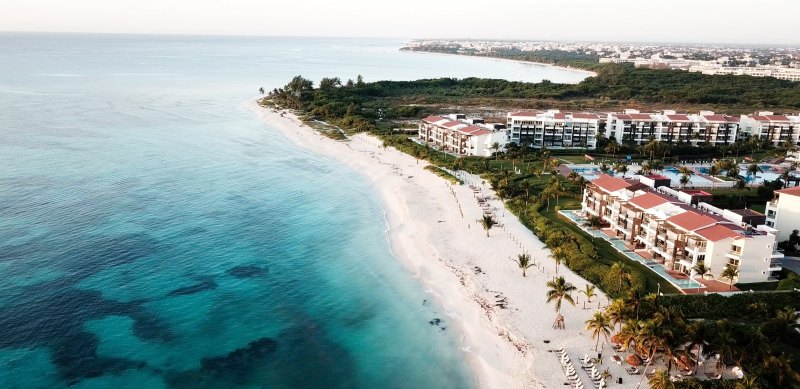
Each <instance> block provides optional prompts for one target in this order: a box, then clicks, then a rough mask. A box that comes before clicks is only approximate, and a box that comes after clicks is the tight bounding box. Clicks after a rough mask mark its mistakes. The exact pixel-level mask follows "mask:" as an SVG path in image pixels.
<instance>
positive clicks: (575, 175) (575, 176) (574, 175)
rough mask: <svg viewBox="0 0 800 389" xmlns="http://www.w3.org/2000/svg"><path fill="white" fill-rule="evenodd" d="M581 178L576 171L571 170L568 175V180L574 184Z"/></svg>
mask: <svg viewBox="0 0 800 389" xmlns="http://www.w3.org/2000/svg"><path fill="white" fill-rule="evenodd" d="M580 176H581V175H580V174H578V172H576V171H574V170H570V172H569V174H567V179H568V180H570V181H572V182H575V181H578V178H579V177H580Z"/></svg>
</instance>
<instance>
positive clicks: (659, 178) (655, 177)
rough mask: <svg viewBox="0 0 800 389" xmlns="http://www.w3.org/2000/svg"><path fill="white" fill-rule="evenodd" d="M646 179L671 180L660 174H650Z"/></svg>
mask: <svg viewBox="0 0 800 389" xmlns="http://www.w3.org/2000/svg"><path fill="white" fill-rule="evenodd" d="M645 177H647V178H649V179H651V180H669V177H667V176H662V175H660V174H648V175H646V176H645Z"/></svg>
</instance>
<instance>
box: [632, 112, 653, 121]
mask: <svg viewBox="0 0 800 389" xmlns="http://www.w3.org/2000/svg"><path fill="white" fill-rule="evenodd" d="M628 116H630V117H631V119H633V120H653V117H652V116H650V115H649V114H646V113H634V114H630V115H628Z"/></svg>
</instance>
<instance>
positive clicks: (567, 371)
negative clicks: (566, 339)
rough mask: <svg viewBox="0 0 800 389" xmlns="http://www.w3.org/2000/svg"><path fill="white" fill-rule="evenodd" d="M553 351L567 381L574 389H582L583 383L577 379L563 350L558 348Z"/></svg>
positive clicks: (576, 374) (573, 367)
mask: <svg viewBox="0 0 800 389" xmlns="http://www.w3.org/2000/svg"><path fill="white" fill-rule="evenodd" d="M553 351H554V352H555V353H556V355H558V361H559V362H561V368H562V369H563V370H564V375H565V376H566V377H567V380H568V381H569V382H571V383H572V384H574V385H575V388H576V389H584V386H583V382H582V381H581V379H580V377H578V372H577V371H576V370H575V366H574V365H572V361H570V359H569V355H567V352H566V351H564V348H563V347H562V348H558V349H555V350H553Z"/></svg>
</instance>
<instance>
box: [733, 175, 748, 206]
mask: <svg viewBox="0 0 800 389" xmlns="http://www.w3.org/2000/svg"><path fill="white" fill-rule="evenodd" d="M733 187H734V188H735V189H736V190H738V191H739V202H740V203H741V202H742V191H743V190H745V189H747V181H745V180H744V178H742V177H740V176H736V182H735V183H734V184H733Z"/></svg>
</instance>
